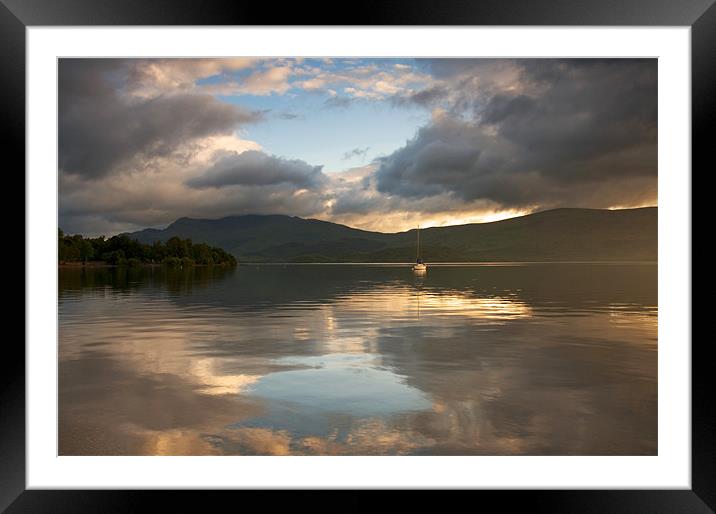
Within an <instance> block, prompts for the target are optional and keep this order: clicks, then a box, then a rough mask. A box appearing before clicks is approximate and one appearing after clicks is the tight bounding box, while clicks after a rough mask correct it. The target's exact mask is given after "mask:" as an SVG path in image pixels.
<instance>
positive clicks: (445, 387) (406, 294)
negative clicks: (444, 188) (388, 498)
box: [59, 264, 657, 455]
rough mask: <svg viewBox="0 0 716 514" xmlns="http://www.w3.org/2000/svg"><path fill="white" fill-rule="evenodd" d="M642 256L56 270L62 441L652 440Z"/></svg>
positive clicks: (522, 443)
mask: <svg viewBox="0 0 716 514" xmlns="http://www.w3.org/2000/svg"><path fill="white" fill-rule="evenodd" d="M656 271H657V268H656V266H655V265H636V264H633V265H614V264H603V265H584V264H579V265H578V264H561V265H559V264H550V265H546V264H535V265H519V266H504V265H501V266H476V267H465V266H459V267H458V266H456V267H439V266H434V267H431V269H430V273H429V274H426V275H424V276H415V275H414V274H412V273H411V270H410V269H409V268H407V269H406V268H405V267H395V266H247V267H240V268H238V269H236V270H225V269H220V268H219V269H207V268H198V269H193V270H184V271H171V270H170V271H167V270H164V269H162V268H154V269H146V268H140V269H129V270H117V269H100V270H85V271H82V270H61V271H60V283H59V286H60V297H59V314H60V317H59V320H60V348H59V349H60V420H59V436H60V453H61V454H70V455H72V454H92V455H104V454H130V455H143V454H179V455H197V454H242V455H244V454H258V455H287V454H319V455H325V454H349V455H375V454H378V455H386V454H387V455H393V454H465V455H467V454H497V455H504V454H655V453H656V448H657V438H656V434H657V430H656V362H657V361H656V356H657V352H656V348H657V345H656V334H657V302H656V300H657V288H656Z"/></svg>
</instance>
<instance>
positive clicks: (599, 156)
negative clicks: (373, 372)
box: [58, 57, 657, 236]
mask: <svg viewBox="0 0 716 514" xmlns="http://www.w3.org/2000/svg"><path fill="white" fill-rule="evenodd" d="M58 87H59V91H58V94H59V125H58V128H59V138H58V139H59V140H58V143H59V152H58V168H59V224H60V228H62V229H63V230H64V231H65V232H66V233H72V234H74V233H80V234H84V235H91V236H97V235H108V236H109V235H113V234H117V233H120V232H126V231H133V230H138V229H141V228H146V227H155V228H163V227H165V226H167V225H168V224H170V223H171V222H173V221H174V220H176V219H178V218H181V217H193V218H220V217H224V216H230V215H241V214H287V215H291V216H300V217H303V218H316V219H322V220H327V221H333V222H336V223H342V224H345V225H348V226H352V227H356V228H361V229H365V230H377V231H381V232H398V231H403V230H409V229H411V228H415V227H416V226H421V227H428V226H444V225H454V224H462V223H473V222H486V221H495V220H499V219H504V218H508V217H512V216H518V215H523V214H527V213H530V212H535V211H540V210H545V209H551V208H557V207H588V208H629V207H642V206H651V205H656V202H657V61H656V59H388V58H381V59H357V58H320V59H319V58H312V59H301V58H247V57H241V58H222V59H214V58H206V59H144V58H142V59H61V60H60V62H59V84H58Z"/></svg>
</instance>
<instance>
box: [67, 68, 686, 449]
mask: <svg viewBox="0 0 716 514" xmlns="http://www.w3.org/2000/svg"><path fill="white" fill-rule="evenodd" d="M658 71H659V60H658V59H657V58H651V57H649V58H646V57H640V58H636V57H634V58H632V57H619V58H615V57H610V58H597V57H594V58H592V57H584V58H556V57H544V58H502V57H496V58H487V57H481V58H455V57H435V58H425V57H409V56H407V57H398V56H396V57H346V56H342V57H335V56H330V55H326V56H316V57H297V56H275V57H265V56H264V57H246V56H242V57H235V58H232V57H211V56H207V57H184V58H179V57H121V58H120V57H113V58H109V57H108V58H82V57H60V58H58V59H57V145H58V149H57V202H58V203H57V205H58V212H57V246H56V248H57V287H58V292H57V312H58V319H57V324H58V325H57V327H58V328H57V329H58V341H57V374H58V380H57V450H58V454H59V456H115V455H126V456H161V455H175V456H198V455H202V456H207V455H208V456H227V455H234V456H276V455H279V456H293V455H303V456H307V455H313V456H514V455H520V456H658V455H659V454H660V453H659V437H658V434H659V426H658V425H659V423H658V408H657V407H658V399H659V398H658V397H659V395H658V384H659V382H658V378H659V377H658V356H659V341H658V333H659V331H658V326H659V323H658V322H659V317H658V300H659V295H658V292H659V288H658V271H659V270H658V254H659V252H658V216H659V213H658V202H657V197H658V190H657V189H658V187H657V186H658V172H659V171H660V170H658V162H659V155H658V154H659V152H658V150H659V147H658V142H659V140H658V133H659V132H658V131H659V127H658V126H657V118H658V101H657V100H658V90H659V80H658V79H659V74H658ZM667 171H674V170H667ZM667 193H668V192H667Z"/></svg>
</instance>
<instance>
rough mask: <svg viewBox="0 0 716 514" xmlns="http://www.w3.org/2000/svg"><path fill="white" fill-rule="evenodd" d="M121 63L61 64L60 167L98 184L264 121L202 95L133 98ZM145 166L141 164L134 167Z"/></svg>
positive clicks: (77, 61) (70, 61) (75, 61)
mask: <svg viewBox="0 0 716 514" xmlns="http://www.w3.org/2000/svg"><path fill="white" fill-rule="evenodd" d="M126 67H127V64H126V61H123V60H113V59H107V60H92V59H62V60H60V64H59V168H60V170H61V171H62V172H64V173H70V174H75V175H79V176H82V177H83V178H87V179H94V178H100V177H103V176H106V175H108V174H110V173H112V172H113V171H115V170H116V169H117V168H119V167H121V166H123V165H127V164H129V163H130V162H131V161H132V160H133V159H139V160H141V161H147V160H150V159H152V158H155V157H166V156H169V155H171V154H172V153H174V152H175V151H176V150H178V149H179V148H180V147H181V146H182V145H184V144H186V143H189V142H191V141H193V140H196V139H198V138H202V137H207V136H211V135H218V134H229V133H231V132H232V131H233V130H234V129H236V128H237V127H238V126H240V125H241V124H244V123H249V122H254V121H257V120H258V119H259V118H261V115H260V113H252V112H249V111H246V110H243V109H241V108H239V107H236V106H234V105H229V104H225V103H223V102H220V101H219V100H217V99H216V98H214V97H212V96H207V95H198V94H178V95H161V96H156V97H153V98H141V97H131V96H127V95H124V94H123V93H122V88H123V87H124V86H125V84H126V80H127V68H126ZM134 164H135V165H136V166H141V165H142V162H136V163H134Z"/></svg>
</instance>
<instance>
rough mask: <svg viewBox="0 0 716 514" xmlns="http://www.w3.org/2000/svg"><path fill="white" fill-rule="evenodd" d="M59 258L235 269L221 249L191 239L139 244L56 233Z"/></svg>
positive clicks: (123, 239) (127, 239)
mask: <svg viewBox="0 0 716 514" xmlns="http://www.w3.org/2000/svg"><path fill="white" fill-rule="evenodd" d="M58 254H59V255H58V257H59V261H60V264H62V263H66V262H90V261H102V262H105V263H107V264H113V265H127V266H137V265H141V264H165V265H167V266H171V267H180V266H194V265H206V266H212V265H219V266H236V258H234V256H233V255H231V254H230V253H228V252H226V251H225V250H223V249H222V248H218V247H215V246H209V245H207V244H204V243H196V244H195V243H192V242H191V239H180V238H178V237H172V238H171V239H169V240H168V241H167V242H166V243H163V242H161V241H155V242H154V243H153V244H151V245H148V244H142V243H140V242H139V241H137V240H136V239H131V238H130V237H129V236H127V235H126V234H120V235H118V236H112V237H110V238H105V236H99V237H95V238H91V237H87V238H85V237H82V236H81V235H79V234H77V235H72V236H71V235H65V234H64V232H62V230H61V229H60V230H59V231H58Z"/></svg>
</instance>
